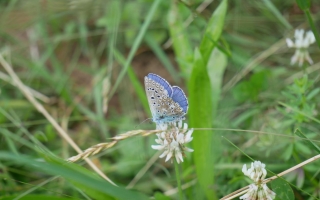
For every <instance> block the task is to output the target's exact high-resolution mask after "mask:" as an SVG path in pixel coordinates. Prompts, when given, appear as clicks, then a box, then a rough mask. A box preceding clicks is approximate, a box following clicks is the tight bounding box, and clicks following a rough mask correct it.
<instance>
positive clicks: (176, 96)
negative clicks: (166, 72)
mask: <svg viewBox="0 0 320 200" xmlns="http://www.w3.org/2000/svg"><path fill="white" fill-rule="evenodd" d="M144 85H145V90H146V93H147V98H148V103H149V107H150V110H151V113H152V121H153V122H155V123H156V124H166V123H173V122H177V121H181V120H183V119H184V116H185V115H186V114H187V111H188V99H187V97H186V95H185V94H184V92H183V91H182V89H181V88H179V87H178V86H171V85H170V84H169V83H168V82H167V81H166V80H165V79H164V78H162V77H160V76H158V75H156V74H152V73H149V74H148V76H145V77H144Z"/></svg>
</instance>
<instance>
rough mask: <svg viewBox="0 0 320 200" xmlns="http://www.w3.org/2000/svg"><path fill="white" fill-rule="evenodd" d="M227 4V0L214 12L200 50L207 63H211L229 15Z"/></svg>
mask: <svg viewBox="0 0 320 200" xmlns="http://www.w3.org/2000/svg"><path fill="white" fill-rule="evenodd" d="M227 2H228V1H227V0H223V1H222V2H221V3H220V5H219V7H218V8H217V9H216V10H215V11H214V13H213V14H212V16H211V18H210V20H209V22H208V25H207V28H206V31H205V33H204V36H203V38H202V40H201V44H200V47H199V49H200V52H201V54H202V56H203V59H204V60H205V61H206V62H207V61H209V57H210V55H211V53H212V50H213V49H214V48H215V47H216V44H217V41H218V39H219V38H220V35H221V33H222V29H223V26H224V21H225V20H224V19H225V16H226V13H227V6H228V4H227Z"/></svg>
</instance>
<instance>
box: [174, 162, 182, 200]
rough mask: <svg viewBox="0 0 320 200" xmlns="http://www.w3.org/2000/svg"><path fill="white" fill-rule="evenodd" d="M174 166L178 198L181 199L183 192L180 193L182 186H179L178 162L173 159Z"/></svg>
mask: <svg viewBox="0 0 320 200" xmlns="http://www.w3.org/2000/svg"><path fill="white" fill-rule="evenodd" d="M174 168H175V170H176V179H177V184H178V189H179V199H180V200H182V199H183V194H182V188H181V179H180V172H179V164H178V162H177V161H176V160H175V161H174Z"/></svg>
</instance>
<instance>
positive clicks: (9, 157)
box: [0, 152, 149, 200]
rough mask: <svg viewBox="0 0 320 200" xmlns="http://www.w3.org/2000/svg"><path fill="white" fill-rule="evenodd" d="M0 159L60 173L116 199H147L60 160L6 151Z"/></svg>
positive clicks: (0, 153)
mask: <svg viewBox="0 0 320 200" xmlns="http://www.w3.org/2000/svg"><path fill="white" fill-rule="evenodd" d="M0 160H1V161H4V160H6V161H12V162H14V163H16V164H21V165H24V166H26V167H30V168H33V169H35V170H37V171H41V172H44V173H47V174H51V175H60V176H62V177H64V178H66V179H68V180H69V181H71V182H75V183H77V184H81V185H85V186H86V187H88V188H90V189H91V190H96V191H97V192H99V193H103V194H106V195H110V196H112V197H115V198H117V199H123V200H127V199H141V200H143V199H146V200H147V199H149V198H148V197H146V196H145V195H143V194H140V193H138V192H134V191H130V190H126V189H125V188H123V187H116V186H114V185H112V184H110V183H108V182H107V181H105V180H102V179H97V178H94V177H93V176H92V175H89V174H90V172H89V171H88V172H86V173H84V172H85V171H87V170H86V169H84V168H82V167H81V168H80V166H77V165H75V164H72V163H61V161H60V163H46V162H42V161H37V160H35V159H32V158H30V157H27V156H17V155H14V154H10V153H6V152H0Z"/></svg>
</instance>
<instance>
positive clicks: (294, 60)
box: [290, 50, 299, 65]
mask: <svg viewBox="0 0 320 200" xmlns="http://www.w3.org/2000/svg"><path fill="white" fill-rule="evenodd" d="M298 56H299V50H296V52H295V53H294V55H293V56H292V57H291V62H290V64H291V65H294V64H295V63H296V62H297V60H298Z"/></svg>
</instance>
